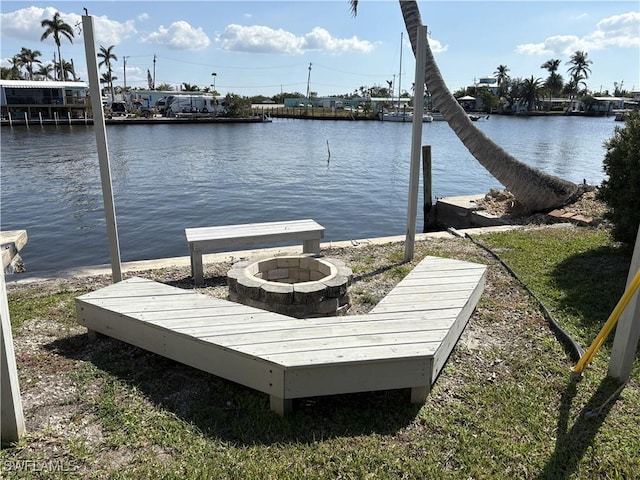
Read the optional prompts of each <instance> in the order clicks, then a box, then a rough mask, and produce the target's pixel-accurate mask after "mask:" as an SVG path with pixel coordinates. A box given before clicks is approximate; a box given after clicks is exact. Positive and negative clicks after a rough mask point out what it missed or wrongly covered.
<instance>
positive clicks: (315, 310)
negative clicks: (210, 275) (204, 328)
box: [227, 255, 353, 318]
mask: <svg viewBox="0 0 640 480" xmlns="http://www.w3.org/2000/svg"><path fill="white" fill-rule="evenodd" d="M352 276H353V272H352V271H351V269H350V268H348V267H346V266H345V264H344V262H342V261H341V260H337V259H332V258H327V257H319V256H317V255H295V256H287V257H271V258H264V259H260V260H248V261H243V262H238V263H236V264H235V265H233V267H232V268H231V270H229V272H228V273H227V281H228V282H227V283H228V284H229V299H230V300H231V301H234V302H238V303H242V304H244V305H249V306H252V307H257V308H261V309H263V310H268V311H270V312H276V313H281V314H284V315H288V316H290V317H296V318H309V317H322V316H333V315H338V314H340V313H344V312H345V311H346V310H347V309H348V308H349V294H348V291H347V287H348V286H349V285H350V284H351V278H352Z"/></svg>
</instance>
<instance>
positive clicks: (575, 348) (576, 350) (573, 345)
mask: <svg viewBox="0 0 640 480" xmlns="http://www.w3.org/2000/svg"><path fill="white" fill-rule="evenodd" d="M465 237H466V238H468V239H469V240H471V241H472V242H473V243H474V244H475V245H477V246H479V247H480V248H482V249H483V250H485V251H487V252H488V253H490V254H491V255H492V256H493V257H494V258H495V259H496V260H498V261H499V262H500V263H501V264H502V266H503V267H504V268H506V269H507V271H508V272H509V273H510V274H511V276H513V278H515V279H516V280H517V281H518V282H520V284H521V285H522V286H523V287H524V288H525V290H526V291H527V292H528V293H529V295H531V296H532V297H533V298H534V299H535V301H536V302H537V303H538V305H539V306H540V308H541V309H542V312H543V314H544V316H545V318H546V319H547V321H548V322H549V324H550V325H551V329H552V330H553V331H554V333H555V334H556V338H558V340H559V341H560V343H562V344H563V345H564V346H565V347H566V348H567V349H568V350H569V353H570V355H571V356H572V357H573V359H574V360H575V361H576V362H577V361H578V360H580V358H582V355H583V354H584V349H583V348H582V347H581V346H580V344H579V343H578V342H577V341H576V340H574V339H573V338H572V337H571V335H569V334H568V333H567V332H566V331H564V330H563V329H562V327H561V326H560V325H559V324H558V322H557V321H556V320H555V319H554V318H553V316H552V315H551V312H549V310H548V309H547V307H545V306H544V304H543V303H542V301H541V300H540V299H539V298H538V296H537V295H536V294H535V293H533V291H532V290H531V289H530V288H529V286H528V285H527V284H526V283H524V282H523V281H522V279H521V278H520V277H519V276H518V274H517V273H516V272H514V271H513V269H512V268H511V267H510V266H509V265H507V264H506V262H505V261H504V260H502V258H500V256H499V255H498V254H497V253H496V252H494V251H493V250H491V249H490V248H489V247H487V246H486V245H484V244H482V243H480V242H479V241H477V240H476V239H475V238H473V237H472V236H471V235H469V234H468V233H465Z"/></svg>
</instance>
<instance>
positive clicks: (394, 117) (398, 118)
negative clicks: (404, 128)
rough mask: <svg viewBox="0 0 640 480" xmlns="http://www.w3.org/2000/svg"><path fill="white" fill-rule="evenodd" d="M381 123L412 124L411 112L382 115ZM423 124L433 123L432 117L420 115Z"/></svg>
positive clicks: (426, 114)
mask: <svg viewBox="0 0 640 480" xmlns="http://www.w3.org/2000/svg"><path fill="white" fill-rule="evenodd" d="M382 121H383V122H406V123H411V122H413V112H390V113H383V114H382ZM422 122H423V123H431V122H433V117H432V116H431V115H429V114H428V113H425V114H423V115H422Z"/></svg>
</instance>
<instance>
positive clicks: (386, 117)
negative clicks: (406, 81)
mask: <svg viewBox="0 0 640 480" xmlns="http://www.w3.org/2000/svg"><path fill="white" fill-rule="evenodd" d="M401 80H402V32H401V33H400V73H399V74H398V105H397V106H398V108H399V107H400V93H401V91H402V90H401V89H400V82H401ZM381 120H382V121H383V122H403V123H412V122H413V112H406V111H403V112H399V111H398V110H396V111H395V112H384V113H383V114H382V118H381ZM422 121H423V122H424V123H430V122H433V117H432V116H431V114H429V113H424V114H423V115H422Z"/></svg>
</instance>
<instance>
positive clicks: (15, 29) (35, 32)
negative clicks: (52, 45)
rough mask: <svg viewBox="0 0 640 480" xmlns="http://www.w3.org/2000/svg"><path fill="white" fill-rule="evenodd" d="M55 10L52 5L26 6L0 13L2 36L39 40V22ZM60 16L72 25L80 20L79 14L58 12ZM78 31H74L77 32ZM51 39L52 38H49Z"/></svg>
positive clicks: (51, 16) (40, 32) (40, 28)
mask: <svg viewBox="0 0 640 480" xmlns="http://www.w3.org/2000/svg"><path fill="white" fill-rule="evenodd" d="M57 11H58V10H56V9H55V8H53V7H47V8H40V7H27V8H21V9H20V10H16V11H14V12H9V13H2V14H0V28H1V29H2V36H3V37H11V38H17V39H21V40H31V41H38V42H39V41H40V37H41V36H42V34H43V33H44V30H43V28H42V26H41V25H40V22H42V20H44V19H51V18H53V16H54V15H55V13H56V12H57ZM60 18H62V20H63V21H64V22H65V23H68V24H69V25H71V26H72V27H73V26H74V25H75V24H76V22H78V21H80V16H79V15H75V14H71V15H70V14H67V13H63V12H60ZM77 33H78V31H77V30H76V31H74V34H77ZM51 41H53V40H51Z"/></svg>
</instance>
